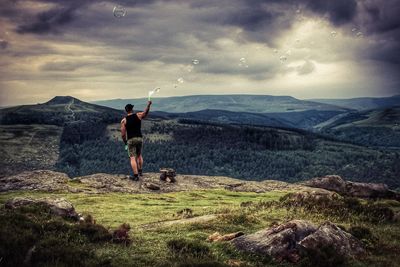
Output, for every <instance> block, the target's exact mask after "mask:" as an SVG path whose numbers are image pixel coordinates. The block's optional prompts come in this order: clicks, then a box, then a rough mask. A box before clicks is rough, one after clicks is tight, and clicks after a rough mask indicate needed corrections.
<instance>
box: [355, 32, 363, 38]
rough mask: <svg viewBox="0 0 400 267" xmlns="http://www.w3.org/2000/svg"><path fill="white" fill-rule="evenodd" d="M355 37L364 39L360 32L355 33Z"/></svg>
mask: <svg viewBox="0 0 400 267" xmlns="http://www.w3.org/2000/svg"><path fill="white" fill-rule="evenodd" d="M356 36H357V37H359V38H363V37H364V34H363V33H362V32H357V33H356Z"/></svg>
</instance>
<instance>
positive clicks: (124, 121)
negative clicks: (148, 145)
mask: <svg viewBox="0 0 400 267" xmlns="http://www.w3.org/2000/svg"><path fill="white" fill-rule="evenodd" d="M125 123H126V119H123V120H122V121H121V137H122V141H124V143H125V145H126V143H127V141H126V127H125Z"/></svg>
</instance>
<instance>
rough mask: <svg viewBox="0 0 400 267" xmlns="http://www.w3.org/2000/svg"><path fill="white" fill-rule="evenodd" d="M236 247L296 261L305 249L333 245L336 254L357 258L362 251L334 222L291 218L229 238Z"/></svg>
mask: <svg viewBox="0 0 400 267" xmlns="http://www.w3.org/2000/svg"><path fill="white" fill-rule="evenodd" d="M232 243H233V244H234V245H235V246H236V248H237V249H239V250H241V251H245V252H249V253H256V254H259V255H262V256H270V257H272V258H274V259H275V260H277V261H282V260H286V261H289V262H298V261H299V260H300V259H301V256H302V255H305V254H304V253H303V252H304V251H316V250H319V249H322V248H324V247H327V246H328V247H333V248H334V249H335V250H336V253H337V254H338V255H341V256H343V257H356V256H359V255H361V254H363V253H364V252H365V250H364V247H363V245H362V243H361V242H360V241H359V240H358V239H356V238H355V237H353V236H352V235H351V234H349V233H347V232H345V231H343V230H342V229H340V228H339V227H337V226H336V225H334V224H332V223H330V222H326V223H324V224H322V225H321V226H320V227H318V228H317V227H316V226H314V224H312V223H310V222H308V221H303V220H293V221H290V222H287V223H284V224H281V225H279V226H276V227H273V228H269V229H265V230H261V231H258V232H256V233H254V234H249V235H244V236H240V237H238V238H235V239H233V240H232Z"/></svg>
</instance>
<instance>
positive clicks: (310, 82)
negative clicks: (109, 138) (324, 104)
mask: <svg viewBox="0 0 400 267" xmlns="http://www.w3.org/2000/svg"><path fill="white" fill-rule="evenodd" d="M115 6H120V7H118V8H119V9H120V10H118V8H117V12H113V9H114V7H115ZM121 10H122V12H121ZM118 11H119V13H118ZM124 12H126V14H125V16H123V17H120V15H121V14H123V13H124ZM399 14H400V1H399V0H298V1H295V0H218V1H216V0H136V1H135V0H131V1H128V0H126V1H123V0H120V1H94V0H41V1H36V0H33V1H25V0H1V2H0V106H7V105H15V104H24V103H37V102H44V101H47V100H48V99H49V98H51V97H53V96H56V95H72V96H75V97H78V98H80V99H83V100H86V101H89V100H100V99H112V98H139V97H144V96H146V95H147V92H148V90H150V89H153V88H156V87H160V88H161V90H160V92H159V93H158V96H162V97H164V96H178V95H193V94H270V95H292V96H294V97H297V98H300V99H305V98H347V97H358V96H390V95H394V94H398V93H400V75H399V73H400V71H399V70H400V68H399V66H400V52H399V51H400V16H399ZM196 60H198V62H197V61H196ZM196 63H198V64H196ZM178 80H179V81H178Z"/></svg>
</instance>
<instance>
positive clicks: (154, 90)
mask: <svg viewBox="0 0 400 267" xmlns="http://www.w3.org/2000/svg"><path fill="white" fill-rule="evenodd" d="M160 89H161V88H160V87H157V88H154V89H153V90H150V91H149V101H150V99H151V96H152V95H154V94H155V93H158V92H160Z"/></svg>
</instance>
